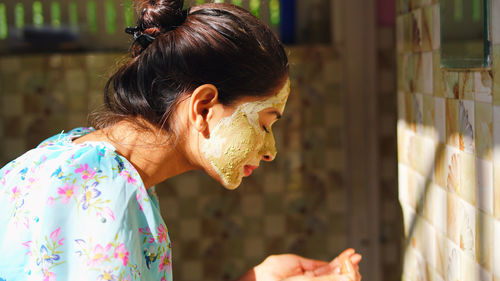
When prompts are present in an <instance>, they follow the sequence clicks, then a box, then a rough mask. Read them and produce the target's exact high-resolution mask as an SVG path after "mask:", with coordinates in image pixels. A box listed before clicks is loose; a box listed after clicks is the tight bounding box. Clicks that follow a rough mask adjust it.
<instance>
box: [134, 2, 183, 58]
mask: <svg viewBox="0 0 500 281" xmlns="http://www.w3.org/2000/svg"><path fill="white" fill-rule="evenodd" d="M145 13H146V8H144V9H142V12H141V17H140V19H139V20H138V21H137V25H136V26H134V27H130V26H129V27H126V28H125V33H127V34H130V35H132V36H133V37H134V41H133V42H132V46H134V44H135V43H139V44H140V45H141V47H142V49H143V50H144V49H146V48H147V47H148V46H149V45H150V44H151V43H153V41H154V40H155V38H156V37H154V36H152V35H149V34H147V33H144V30H145V28H144V24H143V22H142V18H143V16H144V14H145ZM188 15H189V9H185V10H182V11H181V13H180V16H179V17H178V19H177V20H176V21H175V22H174V23H173V24H172V27H171V28H170V29H169V30H167V31H166V32H169V31H172V30H174V29H176V28H177V27H179V26H181V25H183V24H184V22H185V21H186V19H187V17H188Z"/></svg>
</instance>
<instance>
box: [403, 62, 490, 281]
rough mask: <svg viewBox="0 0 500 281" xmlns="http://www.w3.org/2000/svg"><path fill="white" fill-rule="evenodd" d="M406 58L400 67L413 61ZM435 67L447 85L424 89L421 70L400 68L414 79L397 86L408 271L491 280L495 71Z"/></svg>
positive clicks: (418, 276) (416, 276)
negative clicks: (403, 86)
mask: <svg viewBox="0 0 500 281" xmlns="http://www.w3.org/2000/svg"><path fill="white" fill-rule="evenodd" d="M422 58H423V56H421V55H415V59H416V60H418V62H417V63H416V64H415V67H416V71H415V72H414V73H419V70H418V68H419V67H421V66H422V65H425V64H422V62H421V60H422ZM403 65H404V66H403V71H408V70H409V69H410V68H411V67H410V68H405V64H403ZM407 65H408V64H406V66H407ZM431 66H432V64H431ZM400 71H401V69H400ZM410 71H412V70H410ZM423 71H426V70H425V69H424V70H423ZM438 71H439V74H438V76H434V79H436V77H438V79H442V80H438V82H437V83H438V85H440V86H442V87H443V88H442V92H438V93H435V95H434V96H432V95H426V94H420V93H418V90H416V89H412V87H411V85H414V83H420V82H423V81H418V79H420V78H419V77H420V76H418V75H415V76H412V75H408V76H406V75H403V76H404V77H406V78H407V80H406V81H405V84H406V85H408V86H409V87H408V88H407V89H405V90H404V91H402V92H400V93H399V94H398V108H399V121H398V154H399V192H400V195H399V197H400V202H401V205H402V207H403V214H404V222H405V237H406V248H405V253H404V254H405V264H404V275H405V276H406V277H407V278H409V279H410V280H436V279H434V278H437V277H439V278H443V279H445V280H486V279H488V280H492V279H491V278H492V274H493V273H495V271H494V270H495V268H494V267H493V265H494V264H495V263H496V264H497V267H498V261H495V262H494V261H493V259H494V257H493V253H494V252H495V251H497V252H498V243H497V244H494V240H495V241H496V240H498V237H499V236H498V235H500V233H499V232H498V230H497V229H496V228H495V230H494V225H497V226H498V225H500V223H499V222H498V221H497V220H495V219H494V217H493V215H494V214H495V215H497V218H498V215H499V214H500V212H499V205H500V201H499V200H500V196H499V195H500V194H499V193H498V190H496V191H495V192H494V184H493V171H494V164H493V162H494V160H493V151H494V150H495V151H496V150H499V148H500V138H499V136H498V135H499V134H498V133H499V132H498V130H496V128H498V126H499V125H500V124H497V123H499V122H500V118H498V117H500V115H499V113H500V110H499V108H498V107H495V109H494V107H493V105H492V104H491V103H492V96H491V94H492V89H491V87H492V80H493V79H492V75H491V72H488V71H482V72H473V71H466V72H451V71H446V70H442V71H441V70H438ZM400 74H401V72H400ZM441 81H442V83H441ZM488 101H489V102H488ZM493 116H496V117H497V116H498V117H497V118H493ZM494 127H495V137H494V134H493V131H494V129H493V128H494ZM497 163H498V162H495V164H496V165H495V169H498V165H499V164H500V163H499V164H497ZM494 206H495V210H494ZM499 230H500V229H499ZM493 237H496V238H497V239H493ZM495 243H496V242H495ZM495 247H496V248H495ZM476 265H478V266H476ZM496 270H498V269H496ZM488 276H489V277H488Z"/></svg>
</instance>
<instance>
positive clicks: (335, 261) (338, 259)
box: [330, 248, 356, 265]
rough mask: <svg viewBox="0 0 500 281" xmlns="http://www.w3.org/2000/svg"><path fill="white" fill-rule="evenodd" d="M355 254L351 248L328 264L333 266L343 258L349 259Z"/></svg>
mask: <svg viewBox="0 0 500 281" xmlns="http://www.w3.org/2000/svg"><path fill="white" fill-rule="evenodd" d="M354 254H356V251H355V250H354V249H352V248H349V249H346V250H344V251H343V252H342V253H340V255H338V256H337V257H336V258H334V259H333V260H332V261H331V262H330V263H331V264H333V265H336V264H339V265H340V261H341V260H343V259H345V258H350V257H351V256H352V255H354Z"/></svg>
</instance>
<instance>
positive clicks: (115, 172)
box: [0, 128, 172, 281]
mask: <svg viewBox="0 0 500 281" xmlns="http://www.w3.org/2000/svg"><path fill="white" fill-rule="evenodd" d="M91 131H93V129H92V128H77V129H74V130H72V131H70V132H69V133H61V134H59V135H56V136H54V137H52V138H50V139H48V140H46V141H44V142H43V143H41V144H40V145H39V146H38V147H37V148H36V149H33V150H30V151H28V152H27V153H25V154H24V155H22V156H20V157H19V158H17V159H16V160H14V161H12V162H10V163H9V164H7V165H6V166H5V167H3V168H2V169H0V280H6V281H14V280H44V281H49V280H51V281H52V280H113V281H124V280H127V281H132V280H162V281H166V280H172V273H171V272H172V270H171V244H170V239H169V237H168V232H167V228H166V226H165V223H164V222H163V219H162V218H161V215H160V210H159V206H158V201H157V199H156V197H155V196H154V191H153V189H152V188H151V189H149V191H150V192H148V191H146V189H145V187H144V184H143V182H142V180H141V178H140V176H139V174H138V172H137V171H136V170H135V168H134V167H133V166H132V165H131V164H130V162H128V161H127V159H125V158H124V157H122V156H120V155H118V154H117V153H116V151H115V148H114V147H113V146H112V145H111V144H109V143H106V142H85V143H83V144H74V143H73V142H72V139H74V138H77V137H80V136H82V135H84V134H87V133H89V132H91Z"/></svg>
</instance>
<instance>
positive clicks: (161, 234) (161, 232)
mask: <svg viewBox="0 0 500 281" xmlns="http://www.w3.org/2000/svg"><path fill="white" fill-rule="evenodd" d="M158 241H159V242H160V243H161V242H162V241H165V242H167V229H166V228H165V226H164V225H163V224H160V226H159V227H158Z"/></svg>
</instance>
